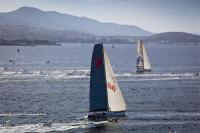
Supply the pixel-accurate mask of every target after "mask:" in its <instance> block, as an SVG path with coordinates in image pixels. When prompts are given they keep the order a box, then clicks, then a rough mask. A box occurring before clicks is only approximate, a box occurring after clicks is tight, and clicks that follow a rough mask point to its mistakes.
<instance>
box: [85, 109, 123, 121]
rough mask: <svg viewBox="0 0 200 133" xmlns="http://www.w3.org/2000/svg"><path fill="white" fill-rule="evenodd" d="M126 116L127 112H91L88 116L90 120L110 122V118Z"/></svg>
mask: <svg viewBox="0 0 200 133" xmlns="http://www.w3.org/2000/svg"><path fill="white" fill-rule="evenodd" d="M123 116H125V111H118V112H90V113H89V114H88V119H89V120H98V121H101V120H108V119H109V118H116V117H123Z"/></svg>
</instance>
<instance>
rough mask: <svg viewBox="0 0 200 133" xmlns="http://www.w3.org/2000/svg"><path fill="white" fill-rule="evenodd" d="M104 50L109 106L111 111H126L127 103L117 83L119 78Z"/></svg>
mask: <svg viewBox="0 0 200 133" xmlns="http://www.w3.org/2000/svg"><path fill="white" fill-rule="evenodd" d="M103 52H104V61H105V72H106V83H107V96H108V107H109V111H111V112H117V111H125V110H126V103H125V101H124V98H123V96H122V93H121V90H120V88H119V85H118V83H117V80H116V78H115V76H114V72H113V70H112V67H111V65H110V61H109V59H108V56H107V54H106V52H105V50H103Z"/></svg>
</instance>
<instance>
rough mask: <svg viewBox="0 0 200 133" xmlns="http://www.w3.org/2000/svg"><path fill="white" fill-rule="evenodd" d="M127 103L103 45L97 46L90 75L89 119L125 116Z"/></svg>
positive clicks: (94, 50)
mask: <svg viewBox="0 0 200 133" xmlns="http://www.w3.org/2000/svg"><path fill="white" fill-rule="evenodd" d="M125 111H126V103H125V100H124V97H123V95H122V93H121V90H120V88H119V85H118V83H117V80H116V78H115V75H114V72H113V70H112V67H111V65H110V61H109V58H108V56H107V54H106V51H105V49H104V48H103V44H95V46H94V49H93V54H92V62H91V73H90V108H89V114H88V119H90V120H97V119H98V120H99V119H102V118H103V119H104V118H111V117H113V116H124V115H125Z"/></svg>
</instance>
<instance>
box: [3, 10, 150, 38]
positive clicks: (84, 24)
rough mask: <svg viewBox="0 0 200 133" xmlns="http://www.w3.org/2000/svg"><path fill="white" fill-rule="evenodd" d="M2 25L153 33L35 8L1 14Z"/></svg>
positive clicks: (101, 32) (95, 33) (137, 28)
mask: <svg viewBox="0 0 200 133" xmlns="http://www.w3.org/2000/svg"><path fill="white" fill-rule="evenodd" d="M0 20H1V21H0V25H7V24H9V25H19V24H20V25H26V26H31V27H39V28H46V29H50V30H57V31H61V30H63V31H74V32H85V33H89V34H94V35H123V36H146V35H151V32H148V31H146V30H143V29H141V28H139V27H137V26H132V25H119V24H114V23H101V22H99V21H96V20H93V19H90V18H87V17H77V16H73V15H68V14H62V13H58V12H55V11H42V10H40V9H37V8H33V7H21V8H19V9H17V10H15V11H12V12H7V13H0Z"/></svg>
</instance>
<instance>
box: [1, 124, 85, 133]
mask: <svg viewBox="0 0 200 133" xmlns="http://www.w3.org/2000/svg"><path fill="white" fill-rule="evenodd" d="M78 128H87V123H86V122H83V121H82V122H71V123H48V124H47V123H36V124H19V125H8V124H7V125H5V124H0V132H2V133H7V132H9V133H16V132H19V133H22V132H51V131H60V132H62V131H68V130H71V129H78Z"/></svg>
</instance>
